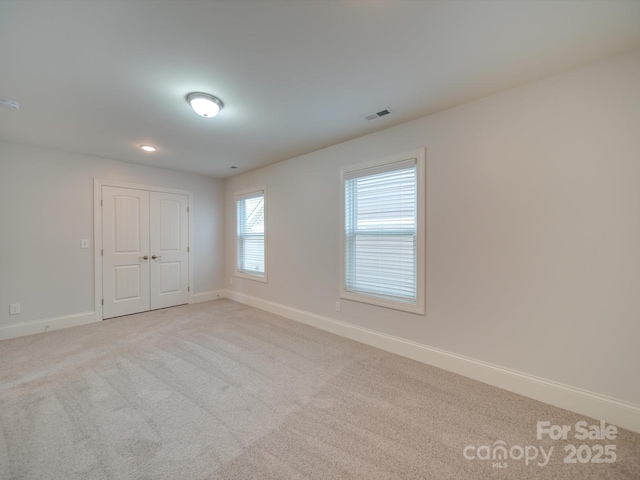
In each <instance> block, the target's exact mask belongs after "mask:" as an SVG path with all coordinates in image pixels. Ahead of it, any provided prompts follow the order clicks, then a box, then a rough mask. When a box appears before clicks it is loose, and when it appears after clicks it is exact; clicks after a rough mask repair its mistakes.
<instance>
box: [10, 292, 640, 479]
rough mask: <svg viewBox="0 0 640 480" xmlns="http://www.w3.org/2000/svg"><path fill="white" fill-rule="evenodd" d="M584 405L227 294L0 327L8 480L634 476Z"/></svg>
mask: <svg viewBox="0 0 640 480" xmlns="http://www.w3.org/2000/svg"><path fill="white" fill-rule="evenodd" d="M545 420H546V421H549V422H550V423H551V425H554V424H558V425H570V426H572V432H571V433H570V435H569V438H568V440H566V441H563V440H558V441H553V440H550V439H549V438H548V437H545V438H544V439H542V440H538V439H537V438H536V422H537V421H545ZM581 420H585V421H587V422H588V424H590V425H591V424H596V423H597V422H596V421H594V420H592V419H588V418H584V417H582V416H579V415H576V414H573V413H570V412H567V411H564V410H560V409H557V408H554V407H551V406H548V405H545V404H542V403H539V402H536V401H534V400H530V399H527V398H524V397H521V396H518V395H515V394H511V393H508V392H505V391H503V390H499V389H496V388H493V387H490V386H487V385H485V384H482V383H479V382H476V381H473V380H470V379H467V378H464V377H461V376H458V375H455V374H452V373H448V372H445V371H443V370H440V369H437V368H433V367H429V366H427V365H423V364H420V363H418V362H414V361H412V360H408V359H405V358H402V357H399V356H396V355H393V354H389V353H386V352H383V351H380V350H376V349H374V348H371V347H368V346H366V345H362V344H359V343H356V342H353V341H351V340H347V339H344V338H341V337H338V336H335V335H332V334H329V333H326V332H323V331H321V330H317V329H314V328H311V327H308V326H306V325H302V324H298V323H295V322H292V321H289V320H286V319H284V318H281V317H278V316H276V315H272V314H269V313H266V312H263V311H260V310H257V309H254V308H250V307H247V306H244V305H241V304H238V303H235V302H232V301H229V300H217V301H214V302H208V303H201V304H196V305H188V306H183V307H176V308H171V309H166V310H159V311H155V312H148V313H143V314H139V315H132V316H129V317H122V318H118V319H112V320H107V321H104V322H101V323H98V324H92V325H87V326H83V327H76V328H70V329H66V330H59V331H56V332H51V333H47V334H40V335H32V336H29V337H22V338H17V339H13V340H5V341H2V342H0V478H1V479H37V480H45V479H61V480H62V479H64V480H73V479H82V480H90V479H153V480H156V479H170V480H177V479H189V480H192V479H193V480H195V479H242V480H245V479H260V480H266V479H302V478H312V479H323V480H328V479H343V478H344V479H349V478H357V479H366V480H377V479H419V478H420V479H437V480H444V479H465V480H466V479H482V478H500V479H554V480H559V479H598V480H601V479H629V480H638V479H640V435H638V434H634V433H631V432H629V431H626V430H622V429H619V430H618V435H617V438H616V439H615V440H608V441H591V440H581V441H578V440H575V439H574V438H573V434H574V432H575V430H574V426H575V424H576V422H578V421H581ZM501 442H504V443H501ZM583 444H585V445H588V447H583V448H581V449H580V451H579V452H578V454H579V458H580V459H581V460H585V459H587V460H588V459H589V458H592V457H593V458H596V460H598V459H604V458H609V459H612V458H613V457H612V456H611V453H610V452H611V451H614V452H615V455H616V457H617V458H616V460H615V462H612V463H591V462H589V463H581V462H580V461H577V462H576V463H573V464H571V463H564V459H565V457H567V456H568V455H570V454H571V446H570V445H574V446H575V447H576V448H577V447H579V446H580V445H583ZM501 445H504V446H506V449H507V458H506V459H505V460H501V459H500V458H501V457H496V460H491V459H489V460H485V459H484V458H486V456H487V455H491V452H494V451H496V452H499V451H500V450H499V449H497V447H498V446H501ZM604 445H615V448H613V449H612V448H611V447H608V448H607V450H608V451H609V453H608V454H607V455H609V456H608V457H607V455H604V456H603V455H600V454H601V453H602V452H600V450H601V449H602V450H603V449H604ZM483 446H484V447H483ZM600 446H602V448H601V447H600ZM552 447H553V450H551V454H549V451H550V449H551V448H552ZM565 447H566V448H568V450H565ZM540 448H542V449H543V450H540ZM543 452H544V454H543ZM465 453H466V456H465ZM521 453H522V455H523V456H522V458H519V457H520V454H521ZM534 454H535V455H537V457H536V458H534V459H532V458H531V457H534ZM544 455H546V456H547V457H548V462H547V463H546V464H545V457H544ZM465 457H468V458H465ZM527 457H528V459H527ZM570 458H572V457H570ZM575 458H578V457H575ZM541 464H542V465H541Z"/></svg>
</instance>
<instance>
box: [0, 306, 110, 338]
mask: <svg viewBox="0 0 640 480" xmlns="http://www.w3.org/2000/svg"><path fill="white" fill-rule="evenodd" d="M96 321H98V319H97V317H96V313H95V312H82V313H75V314H73V315H63V316H60V317H53V318H45V319H44V320H36V321H33V322H27V323H18V324H14V325H4V326H2V327H0V340H8V339H9V338H16V337H23V336H25V335H33V334H34V333H42V332H52V331H54V330H60V329H61V328H68V327H77V326H78V325H86V324H87V323H93V322H96Z"/></svg>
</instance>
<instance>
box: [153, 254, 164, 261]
mask: <svg viewBox="0 0 640 480" xmlns="http://www.w3.org/2000/svg"><path fill="white" fill-rule="evenodd" d="M151 258H153V259H154V260H155V259H156V258H162V255H151Z"/></svg>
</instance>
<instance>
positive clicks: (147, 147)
mask: <svg viewBox="0 0 640 480" xmlns="http://www.w3.org/2000/svg"><path fill="white" fill-rule="evenodd" d="M140 148H141V149H142V150H144V151H145V152H155V151H156V150H158V149H157V148H156V147H153V146H151V145H140Z"/></svg>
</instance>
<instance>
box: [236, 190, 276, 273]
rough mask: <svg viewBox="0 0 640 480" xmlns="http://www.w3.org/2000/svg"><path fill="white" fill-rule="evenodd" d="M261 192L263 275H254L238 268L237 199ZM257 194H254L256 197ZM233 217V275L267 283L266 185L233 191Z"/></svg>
mask: <svg viewBox="0 0 640 480" xmlns="http://www.w3.org/2000/svg"><path fill="white" fill-rule="evenodd" d="M259 193H262V197H263V199H264V200H263V201H264V276H260V275H254V274H251V273H248V272H245V271H242V270H239V269H238V263H239V262H238V260H239V259H238V254H239V252H238V238H239V237H238V201H239V200H241V197H249V198H250V196H251V195H252V194H259ZM257 196H259V195H256V197H257ZM234 199H235V202H234V217H235V233H234V237H235V245H234V250H235V255H234V262H235V266H234V272H235V276H236V277H238V278H245V279H247V280H255V281H257V282H262V283H267V271H268V268H267V186H266V185H261V186H258V187H253V188H247V189H244V190H239V191H237V192H235V193H234Z"/></svg>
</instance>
